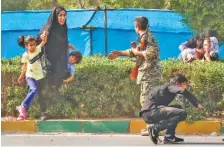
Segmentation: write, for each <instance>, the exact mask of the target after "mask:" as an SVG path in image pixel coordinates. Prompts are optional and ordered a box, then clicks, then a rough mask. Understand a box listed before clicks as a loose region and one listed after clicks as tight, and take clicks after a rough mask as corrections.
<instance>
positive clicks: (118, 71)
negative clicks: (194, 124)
mask: <svg viewBox="0 0 224 147" xmlns="http://www.w3.org/2000/svg"><path fill="white" fill-rule="evenodd" d="M134 64H135V63H134V62H131V61H130V60H128V59H124V58H122V59H118V60H114V61H110V60H108V59H107V58H106V57H103V56H92V57H85V58H84V59H83V61H82V63H81V64H79V65H76V76H75V81H74V82H72V83H70V84H67V85H63V86H62V87H61V89H60V91H59V92H58V93H54V94H51V97H50V98H49V99H46V101H47V104H48V116H49V118H54V119H62V118H82V119H83V118H119V117H122V118H127V117H128V118H130V117H138V113H139V110H140V103H139V95H140V87H139V86H138V85H136V84H135V81H131V80H130V79H129V73H130V71H131V69H132V68H133V67H134ZM161 65H162V72H163V80H162V81H163V83H165V82H167V81H168V80H169V78H170V75H171V74H172V73H173V72H175V71H183V72H184V73H185V75H186V76H187V77H188V78H189V79H190V82H191V85H192V88H193V93H194V94H195V95H196V96H197V97H198V99H199V100H200V101H201V102H202V104H203V105H204V108H205V111H203V112H200V113H198V112H197V111H196V109H192V106H188V107H187V111H188V112H189V115H188V120H191V121H193V120H200V119H204V116H206V115H210V114H216V115H219V114H220V113H221V112H222V111H223V110H224V62H221V61H220V62H210V63H209V62H200V61H197V62H193V63H191V64H183V63H182V62H179V61H176V60H172V59H170V60H167V61H162V62H161ZM19 71H20V58H19V57H16V58H12V59H8V60H5V59H2V88H1V90H2V115H3V116H9V115H10V116H16V115H17V112H16V110H15V107H16V106H17V105H19V104H20V103H21V102H22V100H23V99H24V97H25V95H26V92H27V87H26V86H25V85H23V86H19V85H18V84H17V78H18V75H19ZM174 103H179V101H175V102H174ZM39 116H40V108H39V105H38V103H37V98H35V100H34V103H33V105H32V106H31V108H30V111H29V116H28V117H29V118H32V119H33V118H38V117H39Z"/></svg>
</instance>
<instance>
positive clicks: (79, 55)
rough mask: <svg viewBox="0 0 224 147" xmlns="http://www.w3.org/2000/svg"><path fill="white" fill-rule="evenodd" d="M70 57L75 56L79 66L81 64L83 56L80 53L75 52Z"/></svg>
mask: <svg viewBox="0 0 224 147" xmlns="http://www.w3.org/2000/svg"><path fill="white" fill-rule="evenodd" d="M69 56H73V57H75V58H76V59H77V64H78V63H80V62H81V60H82V54H81V53H80V52H78V51H73V52H71V53H70V54H69Z"/></svg>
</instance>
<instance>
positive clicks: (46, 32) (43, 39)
mask: <svg viewBox="0 0 224 147" xmlns="http://www.w3.org/2000/svg"><path fill="white" fill-rule="evenodd" d="M48 34H49V33H48V31H44V32H43V33H42V34H41V35H40V38H41V40H42V41H44V42H46V41H47V36H48Z"/></svg>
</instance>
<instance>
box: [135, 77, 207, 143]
mask: <svg viewBox="0 0 224 147" xmlns="http://www.w3.org/2000/svg"><path fill="white" fill-rule="evenodd" d="M187 87H188V80H187V78H186V77H185V76H183V75H182V74H180V73H176V74H175V75H174V76H173V77H172V78H171V80H170V83H167V84H164V85H161V86H159V87H156V88H155V89H154V90H153V91H152V92H150V94H149V96H148V99H146V100H145V102H144V104H143V107H142V109H141V111H140V113H139V115H140V116H141V117H142V118H143V120H144V121H145V122H146V123H147V124H154V125H152V126H151V127H149V129H148V131H149V134H150V137H151V140H152V141H153V142H154V143H155V144H156V143H157V141H158V134H159V132H160V131H163V130H165V129H167V131H166V134H165V139H164V143H178V142H183V141H184V139H182V138H178V137H176V136H175V129H176V127H177V124H178V123H179V122H181V121H184V120H185V119H186V117H187V113H186V112H185V111H184V110H183V109H182V107H181V106H179V105H176V106H171V105H169V104H170V103H171V102H172V101H173V100H174V98H175V97H176V95H177V94H183V96H184V97H185V98H187V99H188V100H189V101H190V102H191V103H192V104H193V105H194V106H195V107H196V108H198V109H199V110H201V109H202V108H203V107H202V105H201V104H199V102H198V101H197V99H196V98H195V96H194V95H193V94H191V93H190V92H189V91H188V90H187Z"/></svg>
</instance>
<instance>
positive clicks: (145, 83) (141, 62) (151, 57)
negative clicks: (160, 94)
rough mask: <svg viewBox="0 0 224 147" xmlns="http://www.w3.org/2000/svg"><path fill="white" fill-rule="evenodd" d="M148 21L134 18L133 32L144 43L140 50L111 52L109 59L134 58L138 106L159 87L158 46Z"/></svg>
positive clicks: (145, 133) (143, 131)
mask: <svg viewBox="0 0 224 147" xmlns="http://www.w3.org/2000/svg"><path fill="white" fill-rule="evenodd" d="M148 27H149V25H148V19H147V18H146V17H144V16H141V17H137V18H135V31H136V33H137V34H139V36H140V42H144V41H145V42H146V43H145V44H144V47H143V48H141V49H140V50H137V49H134V48H131V49H128V50H124V51H113V52H112V53H111V54H109V57H108V58H109V59H111V60H113V59H115V58H117V57H119V56H133V55H134V56H136V57H137V64H138V66H139V68H138V75H137V84H141V95H140V104H141V106H142V105H143V103H144V101H145V99H147V97H148V94H149V92H150V91H151V90H152V89H153V88H154V87H156V86H159V84H160V80H161V67H160V57H159V47H158V44H157V42H156V40H155V38H154V36H153V35H152V33H151V32H150V31H149V29H148ZM141 133H142V135H148V131H147V129H144V130H142V132H141Z"/></svg>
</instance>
